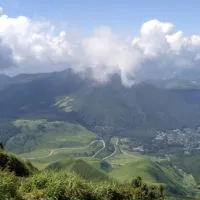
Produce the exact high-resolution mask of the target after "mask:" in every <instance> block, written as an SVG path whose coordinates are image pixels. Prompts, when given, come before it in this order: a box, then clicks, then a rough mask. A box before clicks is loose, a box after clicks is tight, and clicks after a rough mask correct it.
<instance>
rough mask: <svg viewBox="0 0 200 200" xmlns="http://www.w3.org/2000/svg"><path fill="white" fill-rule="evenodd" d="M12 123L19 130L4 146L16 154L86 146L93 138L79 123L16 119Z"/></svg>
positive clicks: (93, 135)
mask: <svg viewBox="0 0 200 200" xmlns="http://www.w3.org/2000/svg"><path fill="white" fill-rule="evenodd" d="M14 125H15V126H16V127H17V128H18V129H19V132H18V133H17V134H16V135H15V136H13V137H11V138H10V139H9V140H8V141H7V142H6V145H5V146H6V149H8V150H9V151H11V152H14V153H17V154H20V153H25V152H32V151H42V152H43V153H44V152H45V151H46V152H48V153H47V155H48V154H49V153H50V152H51V151H54V150H55V151H56V149H58V148H71V147H73V148H75V147H82V146H86V145H88V144H89V142H90V141H91V140H93V139H94V138H95V134H94V133H92V132H90V131H88V130H86V129H85V128H84V127H82V126H81V125H79V124H71V123H68V122H63V121H53V122H49V121H47V120H43V119H41V120H17V121H15V122H14ZM53 153H54V152H52V154H53Z"/></svg>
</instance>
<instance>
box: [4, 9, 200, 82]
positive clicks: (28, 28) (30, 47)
mask: <svg viewBox="0 0 200 200" xmlns="http://www.w3.org/2000/svg"><path fill="white" fill-rule="evenodd" d="M70 34H71V33H70V31H68V30H59V29H57V27H56V25H54V24H52V23H51V22H49V21H44V20H43V21H42V20H41V21H39V20H33V19H30V18H28V17H25V16H19V17H15V18H13V17H9V16H7V15H6V14H4V13H3V9H2V8H0V70H5V68H7V71H8V72H9V71H10V72H11V71H12V70H11V69H9V68H12V67H14V66H15V67H18V70H17V71H18V72H44V71H56V70H61V69H64V68H66V67H72V69H73V70H75V71H77V72H85V71H88V70H89V71H90V72H91V74H92V76H93V78H95V79H97V80H99V81H106V80H108V79H109V76H110V75H112V74H114V73H119V74H120V75H121V79H122V81H123V82H124V83H125V84H129V83H132V79H133V78H136V79H139V80H140V79H154V78H170V77H174V76H183V75H184V73H186V74H188V73H189V74H191V75H196V74H197V73H198V71H200V70H199V66H200V65H199V64H200V35H190V36H186V35H185V34H184V33H183V31H180V30H177V29H176V27H175V25H174V24H172V23H169V22H161V21H159V20H157V19H153V20H150V21H147V22H145V23H144V24H142V25H141V28H140V34H139V35H138V36H131V37H130V36H127V37H124V38H123V37H121V36H120V34H117V33H114V32H113V31H112V30H111V28H109V27H98V28H96V30H94V32H93V34H92V35H90V36H87V37H84V38H82V39H78V38H77V39H73V40H72V39H71V38H70V37H69V35H70Z"/></svg>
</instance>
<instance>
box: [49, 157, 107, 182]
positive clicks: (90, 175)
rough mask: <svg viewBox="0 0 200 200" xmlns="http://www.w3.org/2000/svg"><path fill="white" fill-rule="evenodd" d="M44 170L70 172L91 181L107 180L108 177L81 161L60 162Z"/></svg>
mask: <svg viewBox="0 0 200 200" xmlns="http://www.w3.org/2000/svg"><path fill="white" fill-rule="evenodd" d="M46 170H55V171H71V172H75V173H76V174H78V175H79V176H80V177H82V178H84V179H87V180H92V181H105V180H108V175H107V174H106V173H105V172H103V171H102V170H100V169H97V168H96V167H94V166H92V165H91V164H89V163H87V162H86V161H84V160H81V159H67V160H66V159H65V160H60V161H57V162H54V163H52V164H50V165H49V166H47V167H46Z"/></svg>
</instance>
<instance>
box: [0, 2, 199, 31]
mask: <svg viewBox="0 0 200 200" xmlns="http://www.w3.org/2000/svg"><path fill="white" fill-rule="evenodd" d="M0 6H2V7H3V8H4V10H5V12H6V14H8V15H9V16H18V15H25V16H28V17H34V18H46V19H48V20H51V21H66V22H68V23H69V24H70V25H72V26H77V27H81V28H85V29H86V30H91V29H93V28H94V27H96V26H99V25H108V26H110V27H112V28H113V29H116V30H118V31H119V30H121V31H125V32H126V31H127V32H129V31H134V30H138V29H139V27H140V25H141V24H142V23H144V22H145V21H147V20H150V19H154V18H157V19H159V20H160V21H169V22H171V23H173V24H175V25H176V26H177V27H178V29H181V30H184V31H185V32H186V33H194V32H199V31H200V28H199V18H200V12H199V8H200V1H199V0H191V1H189V0H185V1H183V0H174V1H173V0H168V1H166V0H151V1H149V0H139V1H138V0H1V3H0Z"/></svg>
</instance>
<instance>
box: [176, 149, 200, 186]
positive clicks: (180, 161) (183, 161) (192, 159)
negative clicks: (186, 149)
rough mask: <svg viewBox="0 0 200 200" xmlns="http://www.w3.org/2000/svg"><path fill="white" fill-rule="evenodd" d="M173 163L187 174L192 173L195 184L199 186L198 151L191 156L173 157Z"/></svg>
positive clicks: (199, 160)
mask: <svg viewBox="0 0 200 200" xmlns="http://www.w3.org/2000/svg"><path fill="white" fill-rule="evenodd" d="M173 162H174V163H175V164H176V165H177V166H178V167H180V168H182V169H183V170H185V171H186V172H188V173H192V174H193V176H194V178H195V180H196V182H197V184H198V185H200V176H199V174H200V155H199V151H198V152H196V153H194V154H193V155H183V156H180V157H175V158H174V159H173Z"/></svg>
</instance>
